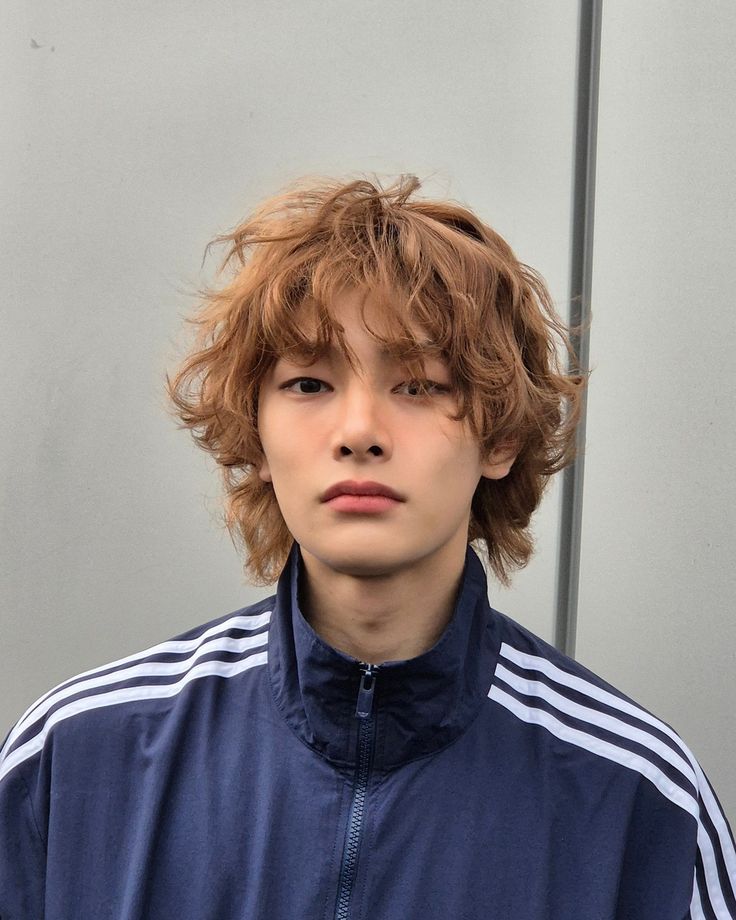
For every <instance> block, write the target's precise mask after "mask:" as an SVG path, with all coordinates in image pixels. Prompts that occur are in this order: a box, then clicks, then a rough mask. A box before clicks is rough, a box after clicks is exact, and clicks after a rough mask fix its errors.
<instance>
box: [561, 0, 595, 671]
mask: <svg viewBox="0 0 736 920" xmlns="http://www.w3.org/2000/svg"><path fill="white" fill-rule="evenodd" d="M602 5H603V2H602V0H580V12H579V19H578V74H577V99H576V112H575V173H574V178H573V192H572V232H571V262H570V324H571V325H572V326H573V327H577V326H581V327H582V328H581V329H580V331H579V332H576V333H575V334H574V335H573V346H574V348H575V353H576V355H577V365H578V368H579V370H580V372H581V373H587V371H588V368H589V355H590V342H589V335H588V326H589V321H590V293H591V286H592V271H593V264H592V263H593V219H594V211H595V155H596V138H597V128H598V79H599V73H600V56H601V17H602ZM586 406H587V400H585V399H584V400H583V409H582V414H581V417H580V424H579V426H578V430H577V439H576V440H577V448H578V456H577V459H576V460H575V462H574V463H573V464H571V466H569V467H568V468H567V469H565V470H564V472H563V473H562V476H563V480H562V511H561V515H560V541H559V545H560V551H559V557H558V568H557V610H556V617H555V645H556V646H557V648H558V649H560V650H561V651H563V652H565V653H566V654H568V655H574V654H575V636H576V632H577V614H578V590H579V580H580V543H581V530H582V516H583V471H584V467H585V462H584V456H583V448H584V446H585V419H586Z"/></svg>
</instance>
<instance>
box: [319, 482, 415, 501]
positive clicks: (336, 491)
mask: <svg viewBox="0 0 736 920" xmlns="http://www.w3.org/2000/svg"><path fill="white" fill-rule="evenodd" d="M338 495H383V496H384V497H386V498H392V499H393V500H394V501H397V502H405V501H406V498H405V497H404V496H403V495H400V494H399V493H398V492H396V491H395V490H394V489H392V488H391V487H390V486H387V485H384V484H383V483H382V482H356V481H355V480H353V479H346V480H344V481H343V482H336V483H335V485H334V486H330V487H329V489H327V490H326V492H324V493H323V495H322V499H321V500H322V501H323V502H328V501H330V499H332V498H336V497H337V496H338Z"/></svg>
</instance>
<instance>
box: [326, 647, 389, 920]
mask: <svg viewBox="0 0 736 920" xmlns="http://www.w3.org/2000/svg"><path fill="white" fill-rule="evenodd" d="M377 670H378V668H377V667H376V666H374V665H371V664H365V663H363V662H361V668H360V671H361V675H362V676H361V678H360V688H359V690H358V700H357V703H356V706H355V717H356V719H358V762H357V764H356V767H355V785H354V787H353V799H352V802H351V803H350V815H349V818H348V827H347V831H346V833H345V847H344V849H343V853H342V864H341V866H340V881H339V882H338V886H337V905H336V907H335V920H348V918H349V913H348V911H349V909H350V898H351V897H352V894H353V886H354V884H355V871H356V869H357V866H358V852H359V850H360V832H361V829H362V827H363V813H364V811H365V796H366V791H367V789H368V779H369V776H370V769H371V758H372V756H373V742H374V738H375V717H374V713H373V691H374V689H375V685H376V671H377Z"/></svg>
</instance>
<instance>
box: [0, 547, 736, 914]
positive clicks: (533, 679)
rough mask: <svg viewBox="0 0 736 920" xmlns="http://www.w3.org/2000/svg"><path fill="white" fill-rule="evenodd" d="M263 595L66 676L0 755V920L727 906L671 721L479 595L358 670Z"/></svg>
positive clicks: (734, 903) (472, 586)
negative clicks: (425, 644)
mask: <svg viewBox="0 0 736 920" xmlns="http://www.w3.org/2000/svg"><path fill="white" fill-rule="evenodd" d="M302 565H303V563H302V561H301V554H300V552H299V547H298V544H294V548H293V550H292V553H291V555H290V558H289V561H288V564H287V565H286V567H285V569H284V571H283V573H282V575H281V578H280V579H279V582H278V587H277V593H276V594H275V595H274V596H273V597H271V598H269V599H267V600H264V601H260V602H258V603H256V604H253V605H251V606H249V607H246V608H244V609H242V610H239V611H237V612H235V613H233V614H230V615H229V616H227V617H223V618H221V619H218V620H215V621H213V622H211V623H209V624H207V625H206V626H203V627H200V628H198V629H194V630H191V631H190V632H188V633H186V634H184V635H182V636H180V637H179V638H177V639H175V640H172V641H169V642H163V643H161V644H160V645H157V646H155V647H154V648H151V649H148V650H147V651H145V652H142V653H140V654H136V655H131V656H129V657H128V658H125V659H123V660H121V661H117V662H115V663H113V664H110V665H107V666H105V667H102V668H96V669H94V670H92V671H88V672H86V673H85V674H81V675H79V676H78V677H76V678H74V679H72V680H69V681H66V682H65V683H63V684H61V685H60V686H59V687H56V688H55V689H54V690H52V691H51V692H50V693H48V694H47V695H46V696H45V697H42V699H41V700H39V701H38V702H37V703H36V704H34V706H33V707H31V709H29V710H28V712H27V713H26V714H25V716H23V718H22V719H21V720H20V721H19V722H18V724H17V725H16V727H15V728H14V729H13V731H12V732H11V733H10V735H9V736H8V738H7V740H6V744H5V746H4V749H3V753H2V759H1V760H0V917H2V920H105V918H111V920H112V918H114V920H142V918H146V920H148V918H151V920H235V918H238V920H244V918H252V920H256V918H269V920H296V918H310V920H312V918H313V920H333V918H343V920H347V918H350V920H358V918H364V920H420V918H421V920H476V918H477V920H481V918H482V920H624V918H626V920H685V918H692V920H695V918H707V920H711V918H734V917H736V893H735V889H736V853H735V851H734V843H733V837H732V835H731V832H730V830H729V828H728V825H727V823H726V819H725V817H724V815H723V813H722V811H721V809H720V807H719V805H718V802H717V800H716V797H715V795H714V793H713V791H712V789H711V787H710V785H709V784H708V781H707V780H706V778H705V776H704V775H703V772H702V770H701V769H700V767H699V765H698V763H697V761H696V760H695V759H694V758H693V756H692V754H691V753H690V751H689V750H688V749H687V747H685V745H684V744H683V743H682V741H680V739H679V738H678V736H677V735H676V734H675V733H674V732H673V731H672V729H670V728H669V727H668V726H667V725H665V724H664V723H662V722H661V721H659V720H658V719H656V718H654V717H653V716H652V715H650V714H649V713H648V712H646V711H645V710H643V709H642V708H641V707H639V706H638V705H636V704H635V703H633V702H632V701H631V700H629V699H628V698H627V697H625V696H623V695H622V694H621V693H619V692H618V691H617V690H615V689H613V688H612V687H611V686H609V685H608V684H606V683H605V682H604V681H602V680H601V679H599V678H598V677H596V676H595V675H593V674H591V673H590V672H589V671H587V670H585V669H584V668H583V667H581V666H580V665H579V664H577V663H576V662H574V661H573V660H571V659H569V658H567V657H565V656H564V655H562V654H560V653H559V652H557V651H555V649H553V648H552V647H551V646H549V645H547V644H546V643H545V642H543V641H542V640H541V639H538V638H537V637H535V636H533V635H532V634H530V633H529V632H528V631H526V630H525V629H523V628H522V627H521V626H519V625H517V624H516V623H514V622H513V621H512V620H509V619H508V618H506V617H505V616H503V615H502V614H500V613H498V612H496V611H495V610H493V609H491V607H490V606H489V603H488V599H487V586H486V578H485V572H484V570H483V567H482V565H481V562H480V560H479V558H478V557H477V556H476V554H475V552H474V551H473V549H472V548H471V547H468V551H467V556H466V563H465V570H464V577H463V582H462V586H461V590H460V592H459V595H458V600H457V604H456V608H455V612H454V615H453V618H452V620H451V622H450V623H449V625H448V626H447V628H446V630H445V632H444V634H443V635H442V637H441V638H440V640H439V641H438V642H437V644H436V645H435V646H434V647H433V648H431V649H430V650H429V651H428V652H426V653H425V654H423V655H421V656H419V657H417V658H414V659H411V660H408V661H395V662H388V663H386V664H383V665H380V666H379V667H377V668H373V669H370V668H368V667H367V666H363V667H361V665H360V663H359V662H357V661H355V660H353V659H351V658H350V657H348V656H346V655H343V654H341V653H339V652H337V651H335V650H334V649H332V648H331V647H330V646H328V645H327V644H325V643H324V642H323V641H322V640H321V639H320V638H319V637H318V636H317V635H316V634H315V632H314V631H313V630H312V628H311V627H310V626H309V624H308V623H307V622H306V620H305V619H304V617H303V616H302V614H301V613H300V611H299V605H298V597H299V593H298V587H299V573H300V572H301V571H303V569H302Z"/></svg>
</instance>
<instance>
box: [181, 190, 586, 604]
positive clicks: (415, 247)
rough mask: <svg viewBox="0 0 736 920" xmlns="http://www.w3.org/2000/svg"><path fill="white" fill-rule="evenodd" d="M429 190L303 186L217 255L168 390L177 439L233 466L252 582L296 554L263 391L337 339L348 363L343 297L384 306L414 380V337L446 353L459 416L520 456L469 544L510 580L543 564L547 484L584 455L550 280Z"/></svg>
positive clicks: (481, 510)
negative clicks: (538, 549)
mask: <svg viewBox="0 0 736 920" xmlns="http://www.w3.org/2000/svg"><path fill="white" fill-rule="evenodd" d="M420 186H421V183H420V181H419V180H418V179H417V178H416V177H415V176H411V175H402V176H400V177H399V178H398V180H397V181H395V182H394V183H392V184H389V185H386V186H385V187H383V186H382V185H381V183H380V181H379V180H378V179H377V178H375V177H373V178H370V179H369V178H359V179H355V180H352V181H347V182H342V181H339V180H333V179H324V178H322V179H311V180H308V179H307V180H300V181H299V182H298V183H295V184H294V185H292V186H290V187H289V188H288V189H287V190H286V191H284V192H282V193H281V194H279V195H277V196H276V197H273V198H270V199H269V200H267V201H265V202H264V203H263V204H262V205H261V206H260V207H259V208H258V209H257V210H255V211H254V212H253V213H252V214H251V215H250V216H249V217H247V218H246V219H245V220H244V221H243V222H242V223H241V224H240V225H239V226H237V227H236V228H235V229H234V230H233V231H232V232H230V233H226V234H223V235H221V236H218V237H217V238H216V239H215V240H213V242H212V243H211V244H210V246H212V245H213V244H224V245H225V247H226V250H225V256H224V259H223V261H222V264H221V267H220V271H219V276H218V277H219V278H220V279H221V280H220V281H219V283H218V284H217V285H216V286H213V287H211V288H208V289H207V290H205V291H203V292H202V302H201V304H200V306H199V309H198V310H197V312H196V313H195V314H194V315H193V316H192V317H190V318H189V319H188V322H190V323H192V324H194V325H195V326H196V327H197V334H196V339H195V342H194V345H193V347H192V349H191V353H190V354H189V355H188V356H187V357H186V359H185V360H184V361H183V363H182V364H181V366H180V367H179V369H178V370H177V372H176V373H175V375H174V377H173V380H172V379H170V378H169V375H168V374H167V375H166V388H167V392H168V395H169V397H170V399H171V401H172V403H173V406H174V407H175V413H176V417H177V418H178V419H179V421H180V423H181V424H180V427H186V428H189V429H190V430H191V431H192V434H193V436H194V438H195V440H196V442H197V443H198V444H199V445H200V446H201V447H202V448H203V449H205V450H206V451H208V452H209V453H210V454H211V455H212V456H213V457H214V458H215V460H216V462H217V463H218V465H219V466H220V467H221V470H222V475H223V479H224V485H225V523H226V525H227V527H228V529H229V531H230V534H231V536H232V537H233V540H234V541H235V542H236V543H237V544H242V548H243V549H244V551H245V572H246V575H247V576H248V578H249V580H250V581H251V583H253V584H255V585H259V586H265V585H270V584H273V583H274V582H275V581H276V579H277V578H278V576H279V574H280V572H281V570H282V568H283V566H284V564H285V562H286V559H287V556H288V553H289V551H290V549H291V547H292V544H293V537H292V535H291V534H290V532H289V530H288V529H287V527H286V523H285V522H284V519H283V517H282V515H281V512H280V510H279V507H278V504H277V502H276V497H275V494H274V491H273V486H272V485H271V483H266V482H263V481H262V480H261V479H260V478H259V476H258V468H259V465H260V460H261V459H262V456H263V453H262V446H261V444H260V440H259V437H258V428H257V423H258V418H257V410H258V391H259V386H260V383H261V381H262V380H263V378H264V376H265V375H266V374H267V373H268V371H269V370H270V368H271V367H272V366H273V364H274V363H275V362H276V360H277V359H278V358H279V357H280V356H282V355H288V356H289V357H290V358H291V359H294V358H300V359H303V360H304V362H305V363H306V362H308V361H309V360H314V359H316V358H317V357H319V356H320V355H321V354H322V353H323V352H324V350H325V349H326V348H327V347H329V345H330V344H331V342H332V341H333V338H336V339H337V341H338V343H339V345H340V347H341V348H342V350H343V352H344V353H345V355H346V358H347V359H348V361H349V362H350V364H351V365H352V364H353V356H352V354H351V352H350V349H349V348H348V346H347V343H346V342H345V340H344V338H343V330H342V327H341V326H340V325H339V323H338V322H337V321H336V320H335V319H334V318H333V316H332V314H331V310H330V305H331V303H333V301H334V298H335V296H336V294H338V293H339V292H340V291H341V290H342V289H345V288H348V289H349V288H358V289H361V290H365V291H369V292H370V293H371V294H372V295H373V298H374V300H375V301H376V302H377V303H378V305H379V315H380V317H381V319H382V323H381V329H382V333H379V332H377V331H376V330H374V329H369V332H370V333H371V334H372V335H373V336H374V337H375V338H376V339H377V340H378V341H380V342H382V343H383V344H384V345H385V346H386V347H387V348H388V349H389V350H390V351H391V353H392V354H394V355H395V356H397V357H398V358H400V359H401V360H402V361H403V362H405V363H406V366H407V367H408V369H409V370H410V371H411V373H412V374H413V375H414V376H416V377H417V378H419V379H421V375H422V374H423V372H424V365H423V355H426V354H428V350H427V346H426V345H425V344H424V340H425V339H422V340H420V339H419V338H418V337H417V335H416V333H415V331H413V330H416V329H417V328H421V329H422V330H423V332H424V336H425V338H428V339H429V340H430V342H431V343H432V347H434V348H435V349H436V348H439V350H440V351H441V353H442V356H443V357H444V358H445V359H446V361H447V362H448V366H449V368H450V371H451V374H452V379H453V383H454V386H455V388H456V392H457V395H458V413H457V415H455V416H452V417H453V418H456V419H457V420H458V421H459V420H461V419H465V418H467V419H468V422H469V424H470V426H471V430H472V432H473V435H474V436H475V438H476V439H477V441H478V443H479V444H480V446H481V449H482V450H483V451H491V450H492V449H494V448H496V447H498V446H500V445H504V444H515V445H517V446H518V456H517V459H516V462H515V463H514V465H513V467H512V468H511V471H510V473H509V474H508V476H506V477H505V478H503V479H500V480H490V479H486V478H483V479H481V481H480V483H479V485H478V487H477V489H476V491H475V494H474V496H473V500H472V506H471V516H470V525H469V530H468V541H469V542H473V541H478V542H482V543H484V544H485V546H484V548H483V549H481V552H485V553H486V554H487V558H488V562H489V564H490V567H491V569H492V570H493V572H494V574H495V575H496V577H497V578H498V579H499V580H500V581H501V582H502V583H503V584H508V583H509V578H508V573H509V571H510V570H511V569H512V568H520V567H522V566H524V565H526V563H527V562H528V560H529V558H530V556H531V554H532V551H533V540H532V536H531V533H530V532H529V522H530V518H531V515H532V513H533V511H534V510H535V508H536V507H537V505H538V504H539V501H540V499H541V497H542V493H543V491H544V487H545V485H546V483H547V481H548V479H549V477H550V476H551V475H552V474H553V473H555V472H557V471H558V470H560V469H562V468H563V467H564V466H566V465H567V464H568V463H570V462H571V460H572V459H573V455H574V445H575V427H576V425H577V421H578V418H579V414H580V409H581V397H582V393H583V389H584V385H585V378H584V377H583V375H581V374H580V373H576V372H574V363H575V361H574V352H573V349H572V346H571V344H570V339H569V334H568V330H567V328H566V326H565V324H564V323H563V322H562V320H561V319H560V318H559V316H558V315H557V314H556V312H555V310H554V307H553V305H552V302H551V298H550V295H549V293H548V291H547V288H546V286H545V283H544V281H543V279H542V278H541V277H540V276H539V274H538V273H536V272H535V271H534V270H533V269H531V268H529V267H528V266H527V265H524V264H523V263H522V262H520V261H519V260H518V259H517V258H516V256H515V255H514V253H513V252H512V250H511V248H510V247H509V245H508V244H507V243H506V242H505V241H504V240H503V239H502V238H501V237H500V236H499V235H498V234H497V233H496V232H495V231H494V230H493V229H491V227H489V226H488V225H487V224H485V223H483V221H481V220H480V219H479V218H478V217H477V216H476V215H475V214H474V213H473V212H472V211H470V210H469V209H467V208H465V207H463V206H461V205H460V204H458V203H456V202H453V201H444V200H442V201H440V200H429V199H422V198H417V197H412V196H413V195H414V193H415V192H416V191H417V190H418V189H419V188H420ZM208 248H209V247H208ZM223 275H226V276H227V277H226V278H225V279H224V280H222V276H223ZM307 320H309V322H307ZM305 329H309V330H310V331H309V332H308V333H305ZM560 346H562V349H561V348H560ZM561 352H563V353H565V352H566V355H567V357H568V358H569V359H570V362H571V365H572V367H573V370H572V371H571V372H565V371H564V370H563V369H562V365H561V357H562V355H561Z"/></svg>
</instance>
